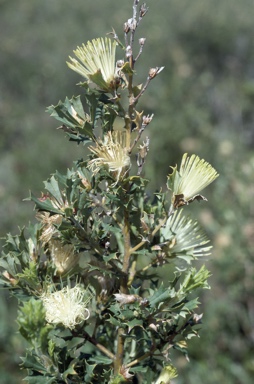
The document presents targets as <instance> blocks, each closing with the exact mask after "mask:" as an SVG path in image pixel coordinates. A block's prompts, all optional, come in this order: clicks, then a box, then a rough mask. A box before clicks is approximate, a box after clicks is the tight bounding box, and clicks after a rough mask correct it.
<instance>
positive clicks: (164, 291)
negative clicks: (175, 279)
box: [148, 284, 175, 307]
mask: <svg viewBox="0 0 254 384" xmlns="http://www.w3.org/2000/svg"><path fill="white" fill-rule="evenodd" d="M174 296H175V290H174V289H168V288H164V286H163V284H161V286H160V287H159V289H158V290H156V291H155V293H154V295H153V296H151V297H149V298H148V299H149V303H150V306H151V307H156V306H157V305H158V304H160V303H161V302H165V301H166V300H169V299H172V298H173V297H174Z"/></svg>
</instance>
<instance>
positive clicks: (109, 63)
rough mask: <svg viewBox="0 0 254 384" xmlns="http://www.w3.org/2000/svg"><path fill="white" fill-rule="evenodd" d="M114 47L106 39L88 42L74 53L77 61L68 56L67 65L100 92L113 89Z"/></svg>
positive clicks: (111, 42)
mask: <svg viewBox="0 0 254 384" xmlns="http://www.w3.org/2000/svg"><path fill="white" fill-rule="evenodd" d="M116 45H117V43H116V41H112V40H111V39H109V38H108V37H105V38H98V39H93V40H92V41H88V42H87V44H86V45H85V44H83V45H82V47H77V49H76V50H75V51H74V54H75V56H76V57H77V58H78V60H79V61H78V60H77V59H74V58H72V57H70V56H69V59H70V62H67V65H68V66H69V67H70V68H71V69H72V70H73V71H75V72H77V73H79V74H80V75H81V76H83V77H85V78H86V79H87V80H89V81H92V82H93V83H95V84H96V85H98V86H99V88H101V89H102V90H106V91H108V90H110V89H115V85H116V83H115V80H116V79H115V65H116V64H115V54H116Z"/></svg>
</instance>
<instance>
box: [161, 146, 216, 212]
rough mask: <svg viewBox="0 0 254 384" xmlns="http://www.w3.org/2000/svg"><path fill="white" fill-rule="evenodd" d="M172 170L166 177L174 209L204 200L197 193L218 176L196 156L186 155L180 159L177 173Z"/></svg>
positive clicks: (174, 168) (207, 164)
mask: <svg viewBox="0 0 254 384" xmlns="http://www.w3.org/2000/svg"><path fill="white" fill-rule="evenodd" d="M172 168H173V172H172V173H171V174H170V175H169V176H168V187H169V189H171V190H172V191H173V197H172V204H173V207H174V208H178V207H180V206H182V205H185V204H188V203H191V202H192V201H193V200H206V198H205V197H204V196H201V195H199V194H198V193H199V192H200V191H201V190H202V189H204V188H205V187H207V186H208V185H209V184H210V183H212V181H214V180H215V179H216V178H217V177H218V176H219V175H218V173H217V172H216V170H215V169H214V168H213V167H212V166H211V165H210V164H209V163H207V162H206V161H205V160H203V159H202V160H201V159H200V158H199V157H198V156H196V155H192V156H191V157H188V154H187V153H185V154H184V155H183V157H182V162H181V166H180V170H179V172H178V171H177V169H176V167H172Z"/></svg>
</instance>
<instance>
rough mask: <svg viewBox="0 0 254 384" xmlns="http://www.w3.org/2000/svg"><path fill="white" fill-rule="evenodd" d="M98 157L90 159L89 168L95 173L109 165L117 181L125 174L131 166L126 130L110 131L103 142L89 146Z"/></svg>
mask: <svg viewBox="0 0 254 384" xmlns="http://www.w3.org/2000/svg"><path fill="white" fill-rule="evenodd" d="M89 149H90V151H91V152H92V153H94V154H95V155H96V157H95V158H94V159H92V160H90V161H89V163H88V168H90V169H91V170H92V172H93V173H94V174H96V173H97V172H99V170H100V169H101V167H107V168H108V170H109V172H111V173H113V175H114V177H115V179H116V182H118V181H119V179H120V177H121V176H123V175H124V174H125V172H126V170H127V169H128V168H129V167H130V156H129V155H128V151H127V148H126V139H125V132H120V131H114V132H108V133H107V134H106V135H105V137H104V141H103V142H102V143H97V145H96V147H89Z"/></svg>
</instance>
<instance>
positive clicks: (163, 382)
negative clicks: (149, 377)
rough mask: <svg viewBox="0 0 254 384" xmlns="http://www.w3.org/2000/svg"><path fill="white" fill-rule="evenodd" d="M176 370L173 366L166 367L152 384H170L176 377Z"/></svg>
mask: <svg viewBox="0 0 254 384" xmlns="http://www.w3.org/2000/svg"><path fill="white" fill-rule="evenodd" d="M177 376H178V374H177V370H176V368H175V367H173V365H170V364H169V365H166V366H165V367H164V368H163V369H162V371H161V373H160V376H159V377H158V379H157V380H156V382H155V383H154V384H170V380H171V379H174V378H175V377H177Z"/></svg>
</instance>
